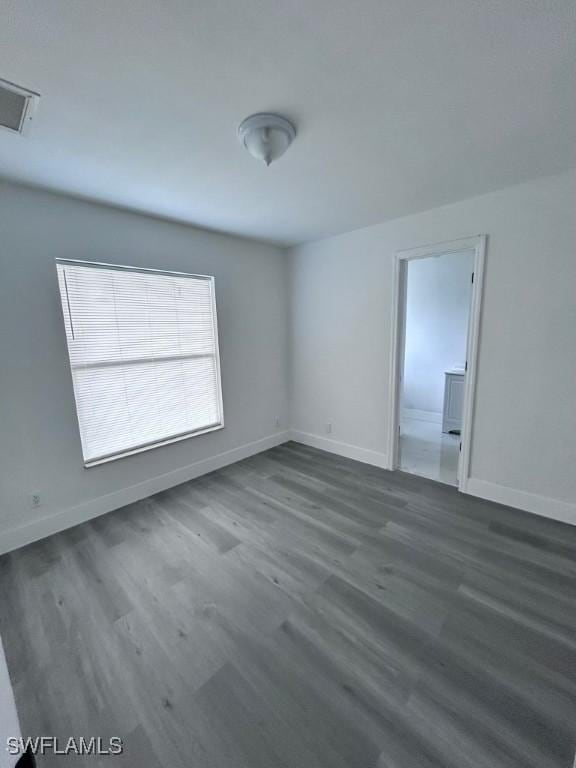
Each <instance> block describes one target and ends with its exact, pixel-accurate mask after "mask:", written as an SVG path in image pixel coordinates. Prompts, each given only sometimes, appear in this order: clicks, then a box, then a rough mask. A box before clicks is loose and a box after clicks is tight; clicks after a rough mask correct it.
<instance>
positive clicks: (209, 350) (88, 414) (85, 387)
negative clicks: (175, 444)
mask: <svg viewBox="0 0 576 768" xmlns="http://www.w3.org/2000/svg"><path fill="white" fill-rule="evenodd" d="M57 267H58V277H59V285H60V292H61V297H62V308H63V312H64V320H65V326H66V337H67V341H68V349H69V354H70V364H71V368H72V378H73V383H74V392H75V397H76V408H77V413H78V421H79V425H80V433H81V438H82V448H83V453H84V459H85V461H86V462H91V461H97V460H99V459H101V458H102V457H109V456H114V455H116V454H121V453H125V452H127V451H130V450H135V449H138V448H140V447H143V446H149V445H154V444H155V443H159V442H163V441H166V440H169V439H172V438H176V437H179V436H181V435H186V434H188V433H194V432H197V431H200V430H203V429H208V428H210V427H214V426H217V425H219V424H220V423H221V422H222V414H221V395H220V381H219V368H218V360H217V339H216V337H215V318H214V299H213V294H212V286H213V283H212V280H211V279H206V278H195V277H193V276H185V275H169V274H164V273H158V272H149V273H147V272H144V271H138V272H134V271H132V270H129V269H115V268H110V269H106V268H103V267H94V266H90V265H81V264H79V263H72V264H66V263H58V264H57Z"/></svg>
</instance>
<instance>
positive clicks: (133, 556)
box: [0, 443, 576, 768]
mask: <svg viewBox="0 0 576 768" xmlns="http://www.w3.org/2000/svg"><path fill="white" fill-rule="evenodd" d="M575 555H576V528H573V527H570V526H566V525H562V524H560V523H556V522H553V521H550V520H546V519H543V518H538V517H535V516H532V515H529V514H525V513H522V512H518V511H515V510H512V509H509V508H506V507H502V506H499V505H496V504H491V503H489V502H484V501H481V500H479V499H474V498H471V497H465V496H462V495H459V493H458V492H457V491H456V489H454V488H450V487H448V486H442V485H439V484H436V483H434V482H432V481H429V480H423V479H420V478H417V477H414V476H410V475H405V474H401V473H390V472H385V471H383V470H380V469H376V468H374V467H370V466H367V465H363V464H359V463H356V462H353V461H349V460H347V459H343V458H340V457H336V456H333V455H330V454H326V453H323V452H321V451H317V450H314V449H312V448H308V447H305V446H302V445H297V444H295V443H287V444H286V445H283V446H280V447H278V448H274V449H273V450H270V451H267V452H266V453H263V454H260V455H258V456H255V457H253V458H250V459H247V460H245V461H242V462H240V463H238V464H235V465H233V466H230V467H227V468H225V469H222V470H220V471H218V472H214V473H212V474H210V475H207V476H205V477H202V478H199V479H198V480H195V481H192V482H190V483H186V484H184V485H181V486H179V487H177V488H174V489H173V490H170V491H167V492H164V493H160V494H158V495H156V496H154V497H152V498H150V499H147V500H145V501H142V502H139V503H136V504H133V505H131V506H128V507H126V508H124V509H122V510H118V511H117V512H113V513H110V514H108V515H105V516H102V517H100V518H98V519H95V520H93V521H91V522H88V523H84V524H82V525H80V526H77V527H76V528H73V529H70V530H68V531H66V532H64V533H61V534H57V535H55V536H52V537H51V538H49V539H45V540H44V541H41V542H39V543H36V544H33V545H30V546H28V547H26V548H23V549H21V550H19V551H16V552H13V553H11V554H9V555H5V556H4V557H2V558H0V617H1V624H0V634H1V635H2V637H3V641H4V645H5V651H6V656H7V660H8V666H9V670H10V674H11V678H12V681H13V685H14V690H15V695H16V700H17V704H18V710H19V714H20V719H21V723H22V728H23V731H24V732H25V734H26V735H33V736H35V735H56V736H59V737H60V738H61V739H67V738H68V737H69V736H76V737H78V736H81V735H82V736H84V737H86V738H89V737H90V736H102V737H104V738H106V739H107V738H108V737H109V736H112V735H118V736H120V737H122V738H123V740H124V744H125V754H124V756H123V757H121V758H119V757H115V758H114V757H101V758H97V757H84V758H83V759H78V758H71V757H69V758H53V757H51V756H50V755H47V756H45V757H44V758H42V759H41V761H40V763H39V765H40V766H53V765H61V766H73V765H79V764H81V765H86V766H98V767H100V766H109V768H114V766H130V768H160V767H162V768H165V767H166V768H167V767H169V766H170V767H171V766H174V767H176V768H180V767H182V768H184V767H185V768H572V765H573V760H574V750H575V747H576V631H575V630H576V564H575Z"/></svg>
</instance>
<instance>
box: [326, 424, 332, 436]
mask: <svg viewBox="0 0 576 768" xmlns="http://www.w3.org/2000/svg"><path fill="white" fill-rule="evenodd" d="M326 434H327V435H331V434H332V422H331V421H329V422H328V423H327V424H326Z"/></svg>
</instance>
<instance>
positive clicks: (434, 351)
mask: <svg viewBox="0 0 576 768" xmlns="http://www.w3.org/2000/svg"><path fill="white" fill-rule="evenodd" d="M473 275H474V252H473V251H464V252H462V253H447V254H442V255H440V256H428V257H423V258H418V259H413V260H410V261H408V262H407V264H406V275H405V281H406V287H405V289H404V290H405V301H404V305H403V320H404V322H403V327H404V334H403V337H402V339H401V342H400V343H402V344H403V349H402V350H401V352H400V353H401V355H402V359H403V366H402V372H401V374H400V375H401V406H400V407H401V418H400V462H399V467H400V469H402V470H404V471H405V472H410V473H412V474H415V475H421V476H422V477H430V478H431V479H433V480H438V481H440V482H444V483H449V484H450V485H458V461H459V457H460V442H461V441H460V436H461V434H462V421H463V416H464V386H465V381H466V376H467V367H468V366H467V362H466V361H467V356H468V328H469V315H470V304H471V297H472V287H473V279H474V278H473Z"/></svg>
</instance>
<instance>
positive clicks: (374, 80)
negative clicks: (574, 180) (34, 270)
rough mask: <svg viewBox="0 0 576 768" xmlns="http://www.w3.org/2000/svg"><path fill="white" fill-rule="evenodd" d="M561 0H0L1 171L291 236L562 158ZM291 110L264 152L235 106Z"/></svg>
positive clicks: (575, 106) (567, 38)
mask: <svg viewBox="0 0 576 768" xmlns="http://www.w3.org/2000/svg"><path fill="white" fill-rule="evenodd" d="M575 9H576V4H575V3H574V0H433V1H432V0H284V1H282V0H202V1H200V0H162V1H160V0H99V2H79V0H50V2H46V0H2V2H1V4H0V77H3V78H5V79H8V80H12V81H15V82H16V83H18V84H20V85H23V86H25V87H28V88H31V89H33V90H36V91H39V92H40V93H41V94H42V99H41V102H40V106H39V108H38V111H37V115H36V117H35V119H34V122H33V124H32V125H31V131H30V133H29V135H28V136H27V137H20V136H16V135H13V134H10V133H9V132H7V131H0V175H3V176H6V177H9V178H16V179H19V180H22V181H25V182H31V183H34V184H39V185H42V186H48V187H51V188H54V189H58V190H63V191H67V192H71V193H74V194H78V195H82V196H85V197H88V198H93V199H97V200H102V201H106V202H110V203H114V204H119V205H123V206H128V207H130V208H135V209H138V210H142V211H147V212H152V213H155V214H158V215H161V216H167V217H170V218H175V219H180V220H184V221H187V222H191V223H193V224H198V225H202V226H206V227H212V228H216V229H222V230H227V231H230V232H234V233H239V234H243V235H250V236H255V237H259V238H263V239H267V240H272V241H276V242H279V243H294V242H301V241H304V240H310V239H317V238H320V237H323V236H326V235H330V234H334V233H337V232H342V231H346V230H351V229H355V228H357V227H361V226H365V225H367V224H371V223H374V222H377V221H383V220H385V219H389V218H393V217H397V216H402V215H405V214H408V213H412V212H415V211H420V210H425V209H427V208H432V207H434V206H437V205H441V204H443V203H447V202H452V201H455V200H459V199H462V198H465V197H470V196H472V195H475V194H479V193H482V192H487V191H490V190H493V189H497V188H500V187H504V186H507V185H510V184H514V183H517V182H520V181H523V180H526V179H529V178H533V177H537V176H541V175H545V174H549V173H555V172H557V171H561V170H563V169H565V168H567V167H569V166H572V165H575V164H576V157H575V154H574V147H575V146H576V99H575V98H574V96H575V93H574V82H575V75H576V10H575ZM263 110H266V111H279V112H281V113H283V114H285V115H286V116H288V117H289V118H291V119H292V120H293V121H294V122H295V123H296V125H297V128H298V136H297V138H296V141H295V143H294V144H293V146H292V147H291V148H290V149H289V151H288V153H287V154H286V155H285V156H284V157H283V158H281V159H280V160H279V161H278V162H277V163H276V164H274V165H272V166H271V167H270V168H266V167H265V166H264V165H261V164H259V163H258V162H257V161H255V160H254V159H253V158H252V157H250V156H249V155H248V153H247V152H245V151H244V150H243V149H242V148H241V147H240V145H239V144H238V143H237V140H236V127H237V125H238V123H239V122H240V121H241V120H242V118H244V117H246V116H247V115H249V114H250V113H252V112H257V111H263Z"/></svg>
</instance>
